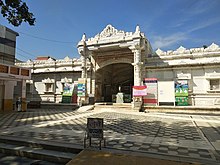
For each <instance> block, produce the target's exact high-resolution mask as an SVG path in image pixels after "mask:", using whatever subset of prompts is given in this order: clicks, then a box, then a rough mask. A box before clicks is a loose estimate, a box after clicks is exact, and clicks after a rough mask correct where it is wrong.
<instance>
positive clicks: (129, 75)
mask: <svg viewBox="0 0 220 165" xmlns="http://www.w3.org/2000/svg"><path fill="white" fill-rule="evenodd" d="M133 84H134V69H133V66H132V65H131V64H127V63H117V64H111V65H107V66H105V67H103V68H101V69H100V70H98V71H97V72H96V92H95V98H96V102H116V95H117V93H118V92H119V88H120V90H121V92H122V93H124V102H125V103H130V102H131V98H132V86H133Z"/></svg>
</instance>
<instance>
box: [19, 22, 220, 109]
mask: <svg viewBox="0 0 220 165" xmlns="http://www.w3.org/2000/svg"><path fill="white" fill-rule="evenodd" d="M77 47H78V52H79V54H80V56H81V57H80V59H75V58H70V57H65V58H64V59H53V58H51V57H38V58H37V59H36V60H29V61H27V62H22V63H16V65H17V66H20V67H26V68H29V69H31V74H32V78H31V80H27V85H26V93H27V99H29V101H42V102H54V103H61V102H65V103H67V102H68V103H77V102H78V103H79V102H81V103H83V104H89V103H90V104H93V103H95V102H112V103H114V102H116V97H117V96H118V93H123V99H122V100H123V102H124V103H131V104H132V106H133V107H139V105H141V104H140V103H144V105H145V106H150V105H153V106H159V105H175V106H178V105H192V106H220V47H219V46H218V45H216V44H214V43H212V44H211V45H210V46H207V47H201V48H191V49H186V48H184V47H183V46H180V47H179V48H178V49H177V50H170V51H163V50H160V49H158V50H156V52H153V50H152V48H151V45H150V42H149V41H148V39H147V38H146V36H145V34H144V33H142V32H141V30H140V27H139V26H137V27H136V29H135V30H134V32H124V31H122V30H117V29H115V28H114V27H113V26H112V25H107V26H106V28H105V29H104V30H103V31H102V32H100V33H99V34H97V35H96V36H94V37H93V38H87V37H86V35H85V34H84V35H83V36H82V39H81V41H79V43H78V45H77ZM153 83H154V84H153ZM133 86H147V96H144V97H134V96H133ZM180 86H181V87H180ZM182 89H183V90H182ZM181 90H182V91H181ZM186 90H187V91H186ZM68 91H70V92H68ZM181 92H182V93H181ZM181 100H184V101H183V102H184V103H181Z"/></svg>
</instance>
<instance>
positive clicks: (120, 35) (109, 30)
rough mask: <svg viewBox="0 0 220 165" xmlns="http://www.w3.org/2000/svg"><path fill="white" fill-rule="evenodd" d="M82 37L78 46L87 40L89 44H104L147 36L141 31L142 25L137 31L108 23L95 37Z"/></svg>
mask: <svg viewBox="0 0 220 165" xmlns="http://www.w3.org/2000/svg"><path fill="white" fill-rule="evenodd" d="M84 36H85V34H84V35H83V37H82V40H81V41H80V42H79V43H78V48H79V47H81V46H83V44H84V42H85V41H86V44H87V45H93V44H104V43H116V42H122V41H132V40H133V39H134V38H140V37H145V35H144V33H141V32H140V27H139V26H138V25H137V27H136V30H135V32H125V31H123V30H117V29H116V28H114V27H113V26H112V25H107V26H106V27H105V28H104V29H103V31H102V32H101V33H98V34H97V35H95V37H92V38H88V39H87V40H86V38H85V37H84Z"/></svg>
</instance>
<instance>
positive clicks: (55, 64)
mask: <svg viewBox="0 0 220 165" xmlns="http://www.w3.org/2000/svg"><path fill="white" fill-rule="evenodd" d="M15 65H17V66H22V67H25V68H30V69H31V71H32V73H43V72H66V71H81V70H82V69H81V60H80V59H77V58H73V59H71V58H69V57H68V56H67V57H65V58H64V59H59V60H55V59H52V58H49V59H47V60H33V61H32V60H28V61H27V62H22V63H16V64H15ZM89 65H90V64H88V66H89Z"/></svg>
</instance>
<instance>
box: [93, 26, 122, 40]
mask: <svg viewBox="0 0 220 165" xmlns="http://www.w3.org/2000/svg"><path fill="white" fill-rule="evenodd" d="M122 34H125V32H124V31H122V30H117V29H115V28H114V27H113V26H112V25H107V26H106V27H105V28H104V30H103V31H102V32H101V33H100V34H97V35H96V36H95V38H106V37H111V36H116V35H122Z"/></svg>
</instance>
